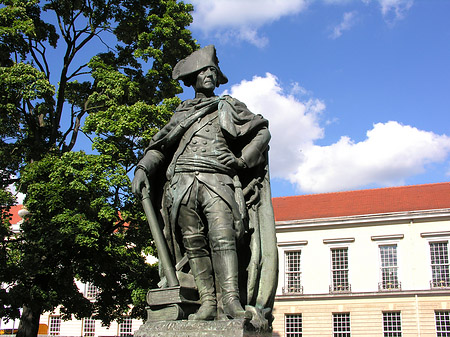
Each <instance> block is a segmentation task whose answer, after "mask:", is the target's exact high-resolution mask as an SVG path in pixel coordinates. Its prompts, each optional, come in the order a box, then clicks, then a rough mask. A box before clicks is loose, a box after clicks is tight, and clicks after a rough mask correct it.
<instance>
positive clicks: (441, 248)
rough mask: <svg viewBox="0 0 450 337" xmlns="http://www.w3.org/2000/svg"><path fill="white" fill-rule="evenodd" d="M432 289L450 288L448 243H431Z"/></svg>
mask: <svg viewBox="0 0 450 337" xmlns="http://www.w3.org/2000/svg"><path fill="white" fill-rule="evenodd" d="M430 256H431V273H432V280H431V288H444V287H450V274H449V263H448V242H430Z"/></svg>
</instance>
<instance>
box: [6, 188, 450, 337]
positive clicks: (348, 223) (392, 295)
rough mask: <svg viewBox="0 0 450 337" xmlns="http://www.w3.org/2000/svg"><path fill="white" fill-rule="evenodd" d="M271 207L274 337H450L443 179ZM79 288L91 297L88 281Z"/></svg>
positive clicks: (278, 201)
mask: <svg viewBox="0 0 450 337" xmlns="http://www.w3.org/2000/svg"><path fill="white" fill-rule="evenodd" d="M273 204H274V211H275V217H276V228H277V238H278V251H279V259H280V273H279V282H278V289H277V296H276V301H275V307H274V317H275V320H274V323H273V328H274V330H273V336H287V337H293V336H295V337H297V336H336V337H346V336H353V337H357V336H364V337H371V336H377V337H378V336H389V337H395V336H405V337H407V336H411V337H412V336H414V337H417V336H420V337H429V336H437V337H444V336H450V264H449V247H448V242H449V239H450V183H438V184H427V185H417V186H403V187H393V188H382V189H372V190H361V191H350V192H338V193H326V194H316V195H303V196H294V197H283V198H274V199H273ZM17 210H18V209H17ZM14 219H15V218H14ZM14 219H13V220H14ZM15 220H16V221H15V222H14V221H12V222H14V224H16V223H18V222H20V218H17V219H15ZM79 288H80V291H83V292H84V294H85V296H87V297H88V298H89V297H91V298H93V297H95V291H96V290H95V288H93V287H91V286H90V285H85V284H81V283H80V284H79ZM40 323H41V326H40V333H41V334H48V335H60V336H119V335H121V336H125V335H130V334H132V333H133V332H134V331H136V330H137V329H138V328H139V326H140V325H141V324H142V321H140V320H131V319H126V320H125V321H124V322H123V323H122V324H120V325H119V324H118V323H113V324H112V325H111V326H110V327H109V328H107V327H102V326H101V323H100V322H99V321H94V320H92V319H90V318H85V319H83V320H72V321H66V322H64V321H61V319H60V317H59V313H58V310H56V311H55V312H53V313H45V314H44V315H42V316H41V320H40Z"/></svg>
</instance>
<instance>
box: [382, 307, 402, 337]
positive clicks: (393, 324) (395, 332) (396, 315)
mask: <svg viewBox="0 0 450 337" xmlns="http://www.w3.org/2000/svg"><path fill="white" fill-rule="evenodd" d="M383 336H384V337H401V336H402V319H401V316H400V312H399V311H392V312H383Z"/></svg>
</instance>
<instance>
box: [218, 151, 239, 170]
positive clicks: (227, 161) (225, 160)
mask: <svg viewBox="0 0 450 337" xmlns="http://www.w3.org/2000/svg"><path fill="white" fill-rule="evenodd" d="M217 159H219V161H220V163H221V164H224V165H226V166H229V167H232V168H234V169H243V168H245V167H246V165H245V162H244V160H243V159H242V158H237V157H236V156H235V155H234V154H233V153H231V152H224V153H222V154H220V155H219V156H218V157H217Z"/></svg>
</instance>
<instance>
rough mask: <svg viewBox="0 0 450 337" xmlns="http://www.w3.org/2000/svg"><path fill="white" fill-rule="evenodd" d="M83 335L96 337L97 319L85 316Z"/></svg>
mask: <svg viewBox="0 0 450 337" xmlns="http://www.w3.org/2000/svg"><path fill="white" fill-rule="evenodd" d="M83 336H85V337H95V320H94V319H93V318H92V317H85V318H83Z"/></svg>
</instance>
